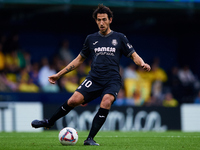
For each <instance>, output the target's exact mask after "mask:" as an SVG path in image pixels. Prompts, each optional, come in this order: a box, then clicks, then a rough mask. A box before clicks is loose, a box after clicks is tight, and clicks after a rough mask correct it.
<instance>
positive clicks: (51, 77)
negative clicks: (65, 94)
mask: <svg viewBox="0 0 200 150" xmlns="http://www.w3.org/2000/svg"><path fill="white" fill-rule="evenodd" d="M48 78H49V79H48V81H49V82H50V83H51V84H55V83H56V81H57V80H58V79H59V76H58V75H57V74H54V75H52V76H49V77H48Z"/></svg>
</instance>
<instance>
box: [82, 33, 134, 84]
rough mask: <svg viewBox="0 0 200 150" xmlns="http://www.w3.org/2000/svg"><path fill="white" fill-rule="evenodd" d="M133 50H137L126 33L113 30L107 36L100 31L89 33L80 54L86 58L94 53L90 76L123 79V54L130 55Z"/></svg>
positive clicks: (99, 78)
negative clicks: (121, 72)
mask: <svg viewBox="0 0 200 150" xmlns="http://www.w3.org/2000/svg"><path fill="white" fill-rule="evenodd" d="M133 52H135V50H134V48H133V46H132V45H131V44H130V43H129V41H128V39H127V38H126V36H125V35H124V34H122V33H118V32H114V31H111V32H110V33H109V34H108V35H106V36H104V35H102V34H101V33H100V32H96V33H94V34H90V35H88V36H87V38H86V40H85V43H84V45H83V49H82V50H81V52H80V55H81V56H82V57H84V58H87V57H88V56H89V55H90V54H91V55H92V64H91V71H90V72H89V76H90V77H92V78H93V79H95V80H99V81H108V80H110V79H111V78H112V79H114V80H121V76H120V74H119V64H120V58H121V56H122V54H123V55H125V56H126V57H130V56H131V55H132V53H133Z"/></svg>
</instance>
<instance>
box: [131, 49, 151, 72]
mask: <svg viewBox="0 0 200 150" xmlns="http://www.w3.org/2000/svg"><path fill="white" fill-rule="evenodd" d="M131 59H132V60H133V61H134V62H135V64H136V65H138V66H141V67H142V68H143V69H144V70H146V71H150V70H151V67H150V66H149V65H148V64H147V63H145V62H144V61H143V59H142V58H141V57H140V56H139V55H138V54H137V53H136V52H134V53H132V55H131Z"/></svg>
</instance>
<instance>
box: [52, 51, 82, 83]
mask: <svg viewBox="0 0 200 150" xmlns="http://www.w3.org/2000/svg"><path fill="white" fill-rule="evenodd" d="M84 60H85V58H84V57H82V56H81V55H80V54H79V55H78V56H77V57H76V58H75V59H74V60H73V61H72V62H70V63H69V64H68V65H67V66H66V67H65V68H63V69H62V70H60V71H59V72H58V73H57V74H54V75H52V76H49V82H50V83H52V84H55V83H56V80H58V79H59V78H60V77H61V76H63V75H64V74H66V73H68V72H71V71H72V70H74V69H76V68H77V67H78V66H80V65H81V64H82V63H83V62H84Z"/></svg>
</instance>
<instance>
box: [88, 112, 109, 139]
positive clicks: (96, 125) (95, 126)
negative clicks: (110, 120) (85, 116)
mask: <svg viewBox="0 0 200 150" xmlns="http://www.w3.org/2000/svg"><path fill="white" fill-rule="evenodd" d="M108 113H109V110H108V109H104V108H99V111H98V112H97V114H96V115H95V117H94V119H93V122H92V127H91V130H90V133H89V135H88V138H87V139H89V138H92V139H93V138H94V137H95V135H96V134H97V133H98V131H99V130H100V129H101V127H102V126H103V124H104V122H105V121H106V118H107V115H108Z"/></svg>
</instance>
